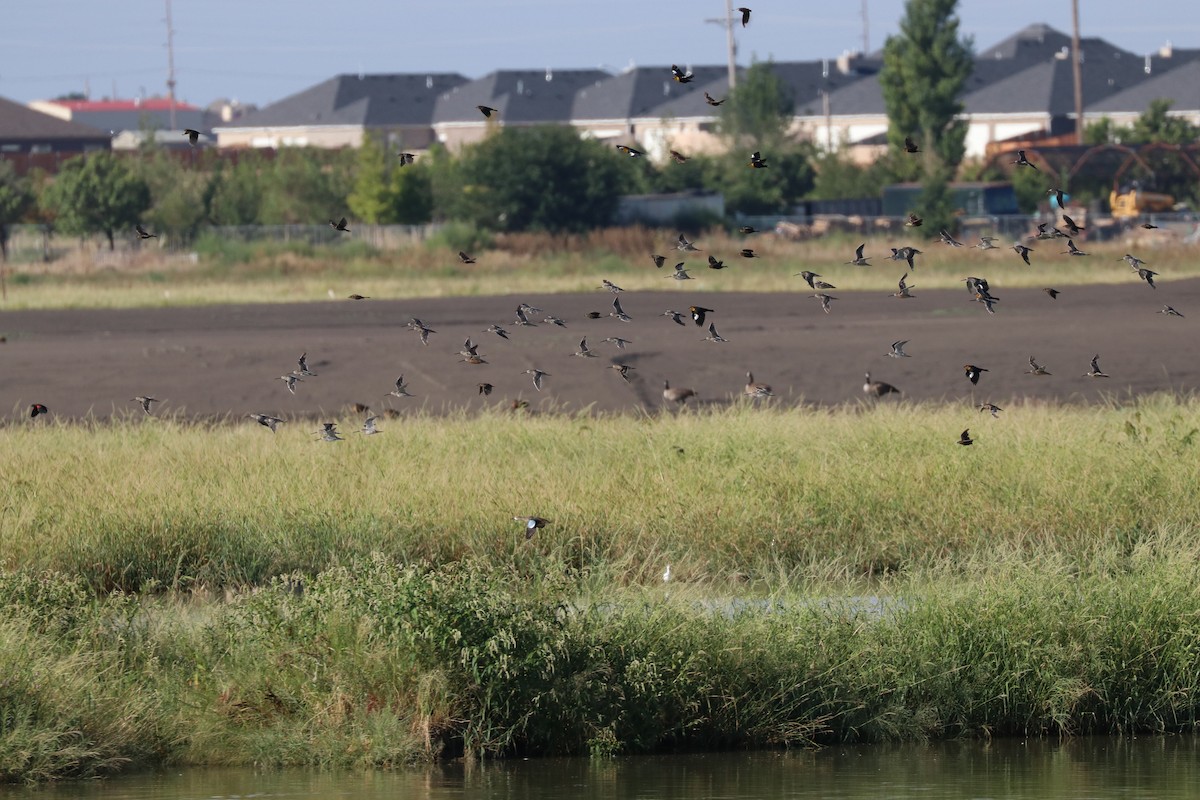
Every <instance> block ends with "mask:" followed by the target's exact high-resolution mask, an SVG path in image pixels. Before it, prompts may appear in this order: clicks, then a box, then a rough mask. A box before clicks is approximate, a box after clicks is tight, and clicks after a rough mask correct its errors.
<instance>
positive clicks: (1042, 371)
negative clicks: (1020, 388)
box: [1025, 356, 1054, 375]
mask: <svg viewBox="0 0 1200 800" xmlns="http://www.w3.org/2000/svg"><path fill="white" fill-rule="evenodd" d="M1025 374H1026V375H1053V374H1054V373H1052V372H1047V371H1046V368H1045V367H1043V366H1042V365H1041V364H1039V363H1037V362H1036V361H1034V360H1033V356H1030V357H1029V369H1027V370H1025Z"/></svg>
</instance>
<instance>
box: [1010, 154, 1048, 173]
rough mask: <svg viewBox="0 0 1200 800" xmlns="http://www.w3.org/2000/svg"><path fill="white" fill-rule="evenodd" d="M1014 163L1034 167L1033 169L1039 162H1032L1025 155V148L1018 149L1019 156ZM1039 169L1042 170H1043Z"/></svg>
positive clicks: (1019, 165)
mask: <svg viewBox="0 0 1200 800" xmlns="http://www.w3.org/2000/svg"><path fill="white" fill-rule="evenodd" d="M1012 163H1014V164H1016V165H1017V166H1018V167H1032V168H1033V169H1037V164H1034V163H1032V162H1030V160H1029V159H1028V158H1026V157H1025V151H1024V150H1018V151H1017V158H1016V160H1015V161H1013V162H1012ZM1038 171H1039V172H1040V171H1041V170H1038Z"/></svg>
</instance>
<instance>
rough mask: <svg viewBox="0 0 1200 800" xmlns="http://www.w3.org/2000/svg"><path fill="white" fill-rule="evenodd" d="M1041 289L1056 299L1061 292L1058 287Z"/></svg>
mask: <svg viewBox="0 0 1200 800" xmlns="http://www.w3.org/2000/svg"><path fill="white" fill-rule="evenodd" d="M1042 291H1043V292H1045V293H1046V294H1048V295H1050V299H1051V300H1057V299H1058V296H1059V295H1060V294H1062V292H1060V291H1059V290H1058V289H1051V288H1049V287H1047V288H1045V289H1042Z"/></svg>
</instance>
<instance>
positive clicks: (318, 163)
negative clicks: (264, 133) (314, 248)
mask: <svg viewBox="0 0 1200 800" xmlns="http://www.w3.org/2000/svg"><path fill="white" fill-rule="evenodd" d="M354 158H355V153H354V151H352V150H345V151H323V150H318V149H316V148H290V147H289V148H285V149H283V150H280V151H279V152H278V154H277V155H276V156H275V160H274V161H272V162H270V165H269V167H267V168H264V169H263V170H262V179H263V196H262V204H261V206H260V207H259V216H260V222H263V223H265V224H273V225H279V224H308V225H316V224H322V223H324V222H325V220H328V219H330V218H331V217H332V218H333V219H337V218H338V217H339V216H341V215H343V214H345V213H346V198H347V196H348V195H349V194H350V190H351V187H352V185H353V174H354V168H353V161H354Z"/></svg>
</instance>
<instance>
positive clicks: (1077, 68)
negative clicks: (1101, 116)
mask: <svg viewBox="0 0 1200 800" xmlns="http://www.w3.org/2000/svg"><path fill="white" fill-rule="evenodd" d="M1071 77H1072V79H1073V80H1074V81H1075V144H1083V54H1082V53H1081V52H1080V51H1079V0H1071Z"/></svg>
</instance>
